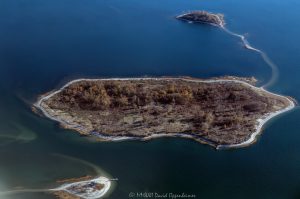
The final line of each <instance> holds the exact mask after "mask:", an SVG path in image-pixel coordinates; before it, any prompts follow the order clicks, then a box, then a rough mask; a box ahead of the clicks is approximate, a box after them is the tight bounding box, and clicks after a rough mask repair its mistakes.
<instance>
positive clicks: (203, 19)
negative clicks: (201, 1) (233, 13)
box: [176, 11, 225, 26]
mask: <svg viewBox="0 0 300 199" xmlns="http://www.w3.org/2000/svg"><path fill="white" fill-rule="evenodd" d="M176 18H177V19H180V20H184V21H188V22H196V23H209V24H212V25H217V26H224V25H225V21H224V16H223V15H222V14H213V13H210V12H207V11H191V12H188V13H185V14H182V15H179V16H177V17H176Z"/></svg>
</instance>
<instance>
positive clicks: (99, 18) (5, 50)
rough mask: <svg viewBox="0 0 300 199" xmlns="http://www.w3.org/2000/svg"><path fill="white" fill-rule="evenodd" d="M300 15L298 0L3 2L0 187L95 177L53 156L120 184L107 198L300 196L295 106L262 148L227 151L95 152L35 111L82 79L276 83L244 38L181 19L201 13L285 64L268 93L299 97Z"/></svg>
mask: <svg viewBox="0 0 300 199" xmlns="http://www.w3.org/2000/svg"><path fill="white" fill-rule="evenodd" d="M299 7H300V3H299V2H298V1H296V0H287V1H284V2H282V1H280V0H254V1H238V0H220V1H209V0H207V1H193V0H190V1H186V0H163V1H161V0H151V1H149V0H143V1H140V0H126V1H124V0H89V1H83V0H59V1H58V0H52V1H50V0H43V1H41V0H2V1H0V91H1V96H0V119H1V122H0V190H2V191H5V190H11V189H14V188H16V187H25V188H47V187H53V186H55V181H56V180H57V179H61V178H68V177H74V176H75V177H76V176H82V175H85V174H95V171H94V169H93V168H92V167H91V166H90V165H87V164H85V163H84V162H81V161H79V160H75V159H70V158H64V157H62V156H56V155H53V154H63V155H65V156H70V157H75V158H77V159H82V160H85V161H88V162H90V163H92V164H94V165H97V166H98V167H99V168H100V169H101V171H102V172H103V173H104V172H106V173H107V174H109V175H111V176H112V177H117V178H119V181H118V183H117V186H116V188H115V189H114V191H113V192H112V194H111V195H110V196H109V198H116V199H120V198H127V197H128V194H129V193H130V192H145V191H147V192H157V193H169V192H173V193H182V192H185V193H189V194H195V195H196V196H197V198H205V199H206V198H209V199H210V198H218V199H219V198H238V199H239V198H245V199H247V198H261V199H268V198H270V199H276V198H278V199H282V198H283V199H285V198H286V199H290V198H291V199H296V198H300V191H299V188H300V174H299V170H300V158H299V157H300V155H299V149H300V148H299V141H300V135H299V134H298V132H299V130H298V129H299V125H300V124H299V122H298V121H299V117H300V112H299V110H298V109H296V110H294V111H292V112H290V113H287V114H284V115H282V116H280V117H277V118H275V119H274V120H272V121H271V122H269V123H268V124H267V125H266V126H265V131H264V133H263V135H262V136H261V138H260V139H259V141H258V142H257V143H256V144H255V145H253V146H250V147H247V148H244V149H239V150H228V151H215V150H214V149H212V148H210V147H208V146H204V145H201V144H198V143H196V142H193V141H190V140H182V139H175V138H174V139H173V138H172V139H170V138H165V139H158V140H153V141H149V142H135V141H131V142H121V143H92V142H90V141H88V140H86V139H84V138H81V137H79V136H78V135H77V134H75V133H73V132H71V131H67V130H63V129H61V128H59V126H58V125H57V124H56V123H55V122H52V121H49V120H47V119H46V118H41V117H39V116H37V115H35V114H34V113H32V111H31V109H30V104H31V103H33V102H34V100H35V99H36V98H37V96H38V95H39V94H41V93H44V92H47V91H49V90H51V89H54V88H58V87H59V86H61V85H63V84H64V83H65V82H67V81H68V80H70V79H74V78H78V77H131V76H143V75H148V76H161V75H190V76H194V77H212V76H222V75H237V76H255V77H256V78H258V80H260V83H261V84H263V83H264V82H266V81H268V79H269V78H270V74H271V73H270V72H271V71H270V68H269V67H268V66H267V65H266V64H265V63H264V62H263V60H262V59H261V57H260V56H259V55H258V54H256V53H254V52H251V51H248V50H246V49H244V48H243V46H242V45H241V43H240V41H239V40H238V39H237V38H234V37H232V36H230V35H228V34H226V33H225V32H224V31H222V30H220V29H218V28H215V27H211V26H208V25H195V24H188V23H182V22H180V21H177V20H175V19H174V16H176V15H177V14H179V13H181V12H182V11H187V10H194V9H205V10H209V11H213V12H221V13H224V14H225V19H226V21H227V27H228V28H229V29H230V30H232V31H235V32H237V33H242V34H246V35H247V38H248V40H249V41H250V42H251V44H252V45H253V46H255V47H257V48H259V49H262V50H264V51H265V52H266V53H267V54H268V55H269V57H271V58H272V60H273V61H274V62H275V63H276V64H277V65H278V67H279V72H280V76H279V79H278V80H277V81H276V83H275V84H274V85H273V86H272V87H271V88H270V90H272V91H276V92H279V93H281V94H285V95H291V96H293V97H295V98H296V99H298V100H299V99H300V92H299V89H298V87H299V86H300V80H299V78H298V76H299V74H300V71H299V67H298V63H300V57H299V56H298V53H299V52H300V51H299V50H300V49H299V43H300V38H299V37H298V35H299V34H300V21H299ZM1 197H2V196H0V198H1ZM4 198H5V199H6V198H8V199H20V198H21V199H23V198H30V199H44V198H45V199H46V198H53V197H52V196H51V195H46V194H17V195H11V196H9V197H8V196H5V197H4ZM4 198H3V199H4ZM1 199H2V198H1Z"/></svg>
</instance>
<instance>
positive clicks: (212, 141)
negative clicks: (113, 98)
mask: <svg viewBox="0 0 300 199" xmlns="http://www.w3.org/2000/svg"><path fill="white" fill-rule="evenodd" d="M165 80H167V81H183V82H187V83H189V82H193V83H205V84H214V83H215V84H217V85H218V86H220V85H226V84H227V83H228V84H233V85H238V86H243V87H244V88H246V89H249V91H250V90H251V92H252V91H254V93H255V94H258V96H259V95H263V96H264V97H265V96H268V97H271V98H272V100H275V101H276V100H279V101H278V102H280V106H282V107H277V109H278V110H275V109H274V111H270V112H268V113H265V114H263V115H261V116H260V117H259V118H256V117H253V118H256V121H254V122H255V126H253V130H252V132H251V133H248V134H247V135H246V134H245V136H246V137H247V139H246V137H245V138H243V139H240V140H242V141H240V142H232V141H230V140H229V141H226V142H227V143H222V142H218V141H216V140H218V139H217V138H214V137H212V138H211V137H209V136H203V135H202V134H195V133H190V132H181V131H180V130H179V131H178V132H175V133H172V132H168V133H165V132H151V133H148V134H147V135H144V134H130V133H128V134H125V135H124V134H122V135H118V134H114V133H111V134H110V133H103V132H101V131H95V129H93V127H91V126H89V125H85V124H83V125H82V124H79V123H76V122H74V118H76V117H77V116H78V115H77V116H76V114H75V116H74V117H73V116H70V115H68V114H66V112H63V111H60V110H54V109H51V108H50V107H49V106H48V105H47V103H45V102H46V101H47V100H49V99H50V98H52V97H53V96H55V95H57V94H59V93H60V92H62V91H63V90H64V89H65V88H67V87H69V86H70V85H72V84H75V83H82V82H97V81H122V82H127V81H132V82H138V81H145V82H147V81H150V82H153V81H165ZM246 81H247V82H246ZM246 81H243V80H242V78H235V77H226V78H224V79H208V80H202V79H195V78H189V77H178V78H170V77H162V78H112V79H78V80H74V81H71V82H69V83H68V84H66V85H65V86H64V87H62V88H61V89H59V90H57V91H54V92H52V93H48V94H46V95H43V96H41V97H40V99H39V100H38V102H37V103H36V104H35V107H36V108H38V109H39V110H41V112H42V113H43V114H44V115H45V116H46V117H48V118H50V119H52V120H55V121H58V122H59V123H60V124H61V125H62V126H63V127H64V128H68V129H73V130H76V131H78V132H79V133H80V134H82V135H86V136H93V137H94V138H96V139H97V140H101V141H123V140H144V141H145V140H150V139H154V138H158V137H181V138H190V139H193V140H196V141H198V142H200V143H205V144H209V145H211V146H213V147H215V148H217V149H224V148H236V147H244V146H248V145H250V144H252V143H254V142H255V140H256V137H257V135H259V134H260V132H261V131H262V126H263V125H264V124H265V123H266V122H267V121H268V120H270V119H271V118H273V117H275V116H276V115H279V114H281V113H283V112H286V111H288V110H291V109H292V108H294V106H295V103H294V102H293V101H292V100H290V99H289V98H288V97H283V96H280V95H276V94H273V93H270V92H268V91H266V90H264V89H263V88H258V87H255V86H253V85H252V84H250V83H251V82H252V83H254V82H255V81H254V80H253V79H252V81H249V79H248V80H246ZM151 84H152V83H151ZM244 88H243V89H244ZM247 92H248V91H247ZM100 112H101V111H100ZM251 114H252V113H251ZM73 115H74V113H73ZM81 122H82V121H81ZM253 125H254V123H253ZM250 129H251V128H250ZM128 130H129V131H130V129H128ZM224 132H225V131H224ZM226 132H227V131H226ZM228 132H230V131H228ZM221 133H222V132H221ZM232 135H233V137H232ZM232 135H229V137H232V139H236V138H235V137H234V136H235V135H237V136H239V132H238V133H236V134H232ZM248 135H249V137H248ZM221 136H223V135H221ZM226 136H227V135H226ZM223 137H224V136H223ZM226 139H227V138H226ZM223 142H224V141H223Z"/></svg>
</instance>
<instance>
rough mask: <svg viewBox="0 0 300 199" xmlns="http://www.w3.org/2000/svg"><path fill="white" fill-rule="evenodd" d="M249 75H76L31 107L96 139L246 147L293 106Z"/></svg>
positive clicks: (292, 103)
mask: <svg viewBox="0 0 300 199" xmlns="http://www.w3.org/2000/svg"><path fill="white" fill-rule="evenodd" d="M254 83H255V79H254V78H252V79H251V78H248V79H247V78H236V77H224V78H220V79H207V80H203V79H195V78H190V77H161V78H115V79H78V80H74V81H71V82H69V83H67V84H66V85H65V86H63V87H62V88H61V89H59V90H57V91H54V92H50V93H47V94H45V95H43V96H41V97H40V98H39V100H38V102H37V103H36V104H35V107H36V108H37V109H38V110H40V111H41V112H42V113H43V114H44V115H45V116H46V117H48V118H50V119H53V120H56V121H58V122H59V123H60V124H61V125H62V126H63V127H64V128H68V129H74V130H76V131H77V132H79V133H80V134H81V135H83V136H91V137H94V138H95V139H97V140H100V141H120V140H129V139H135V140H149V139H152V138H157V137H167V136H169V137H182V138H190V139H193V140H195V141H198V142H201V143H205V144H209V145H211V146H214V147H216V148H218V149H220V148H226V147H242V146H247V145H249V144H251V143H253V142H255V140H256V136H257V135H258V134H259V133H260V132H261V129H262V126H263V124H264V123H265V122H267V121H268V120H269V119H271V118H272V117H274V116H276V115H278V114H280V113H283V112H285V111H288V110H290V109H292V108H293V107H294V106H295V103H294V102H293V100H291V99H290V98H289V97H284V96H280V95H277V94H273V93H270V92H268V91H266V90H264V89H263V88H259V87H255V86H253V85H252V84H254Z"/></svg>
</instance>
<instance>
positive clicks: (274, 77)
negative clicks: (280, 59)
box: [219, 25, 279, 88]
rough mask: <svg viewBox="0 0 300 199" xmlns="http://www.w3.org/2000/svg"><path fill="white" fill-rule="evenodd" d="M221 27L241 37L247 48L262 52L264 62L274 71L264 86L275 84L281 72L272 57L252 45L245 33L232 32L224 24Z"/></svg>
mask: <svg viewBox="0 0 300 199" xmlns="http://www.w3.org/2000/svg"><path fill="white" fill-rule="evenodd" d="M219 27H220V28H222V29H223V30H224V31H225V32H226V33H228V34H230V35H232V36H235V37H238V38H240V39H241V41H242V42H243V45H244V47H245V48H246V49H248V50H252V51H254V52H257V53H259V54H260V56H261V57H262V59H263V60H264V62H265V63H266V64H267V65H268V66H269V67H270V68H271V71H272V74H271V78H270V79H269V81H268V82H266V83H265V84H264V85H263V86H262V87H263V88H267V87H269V86H271V85H273V84H274V83H275V81H276V80H277V79H278V74H279V73H278V67H277V65H276V64H274V62H273V61H272V60H271V59H270V57H269V56H268V55H267V54H266V53H265V52H264V51H262V50H260V49H257V48H254V47H253V46H251V44H250V43H249V41H248V40H247V39H246V37H245V36H244V35H240V34H237V33H235V32H232V31H230V30H228V29H227V28H226V27H225V26H224V25H220V26H219Z"/></svg>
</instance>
